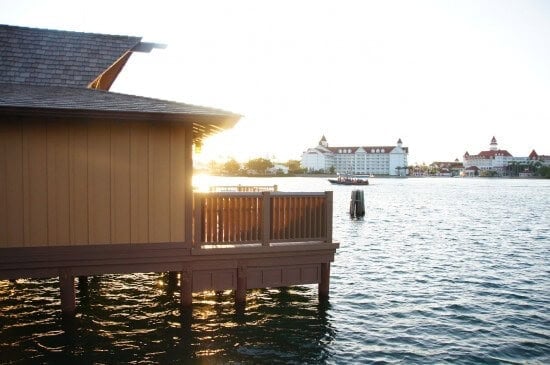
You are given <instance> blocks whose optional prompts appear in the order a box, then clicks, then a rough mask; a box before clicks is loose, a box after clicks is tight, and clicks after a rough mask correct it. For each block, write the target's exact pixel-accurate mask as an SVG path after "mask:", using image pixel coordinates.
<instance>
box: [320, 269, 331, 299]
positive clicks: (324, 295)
mask: <svg viewBox="0 0 550 365" xmlns="http://www.w3.org/2000/svg"><path fill="white" fill-rule="evenodd" d="M329 286H330V262H323V263H322V264H321V281H320V282H319V298H320V299H328V293H329Z"/></svg>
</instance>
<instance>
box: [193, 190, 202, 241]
mask: <svg viewBox="0 0 550 365" xmlns="http://www.w3.org/2000/svg"><path fill="white" fill-rule="evenodd" d="M193 198H194V200H195V219H194V222H193V223H194V228H195V229H194V235H193V247H197V246H200V244H201V238H202V209H203V195H202V194H199V193H195V194H193Z"/></svg>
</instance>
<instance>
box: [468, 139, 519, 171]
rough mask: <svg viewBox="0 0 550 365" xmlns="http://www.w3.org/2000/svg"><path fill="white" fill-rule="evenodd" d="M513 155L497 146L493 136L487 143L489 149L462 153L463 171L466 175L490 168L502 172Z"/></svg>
mask: <svg viewBox="0 0 550 365" xmlns="http://www.w3.org/2000/svg"><path fill="white" fill-rule="evenodd" d="M513 159H514V156H512V154H511V153H510V152H508V151H506V150H501V149H499V148H498V143H497V140H496V138H495V137H494V136H493V138H492V139H491V143H490V144H489V150H487V151H481V152H480V153H478V154H477V155H470V154H469V153H468V152H467V151H466V153H465V154H464V160H463V161H464V171H465V173H466V174H467V175H472V174H475V172H476V171H479V170H492V171H497V172H500V173H502V172H504V171H505V170H506V167H507V166H508V163H509V162H511V161H512V160H513Z"/></svg>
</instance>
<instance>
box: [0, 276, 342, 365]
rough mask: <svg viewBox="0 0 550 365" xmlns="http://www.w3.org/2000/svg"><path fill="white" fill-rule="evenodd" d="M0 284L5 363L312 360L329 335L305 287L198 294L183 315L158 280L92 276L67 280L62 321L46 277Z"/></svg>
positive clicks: (166, 282) (171, 287)
mask: <svg viewBox="0 0 550 365" xmlns="http://www.w3.org/2000/svg"><path fill="white" fill-rule="evenodd" d="M159 279H160V280H161V281H162V282H163V285H161V286H160V287H159V286H158V285H157V282H158V280H159ZM1 284H2V285H0V295H1V299H0V308H2V311H1V312H0V329H1V331H0V353H2V361H8V362H10V361H21V360H22V359H27V360H28V361H30V362H55V363H58V362H59V363H76V362H79V361H85V362H138V361H139V362H155V363H159V362H160V363H167V362H168V363H170V362H182V361H184V362H185V361H198V362H203V361H207V362H211V361H215V362H217V361H221V362H226V361H237V362H239V361H243V362H255V363H257V362H262V361H267V360H268V359H269V362H270V363H277V362H280V363H303V362H315V363H319V362H324V361H325V360H326V359H328V358H329V351H328V348H327V346H328V344H330V343H331V342H332V340H333V339H334V337H335V331H334V329H333V328H332V325H331V323H330V314H329V312H330V305H328V304H327V303H326V302H319V301H318V300H317V298H316V295H317V290H316V288H315V287H293V288H282V289H264V290H254V291H248V294H247V303H246V307H238V306H235V304H234V303H235V297H234V293H233V292H232V291H225V292H219V293H216V292H205V293H199V294H195V295H194V304H193V308H192V309H190V310H188V309H182V308H180V306H179V288H178V286H177V283H175V282H174V281H173V278H172V279H171V278H170V276H168V275H164V274H156V273H150V274H133V275H103V276H95V277H89V278H87V280H83V279H82V280H80V281H78V282H77V315H76V317H75V318H73V319H66V318H63V317H62V315H61V314H60V311H59V293H58V291H59V289H58V284H57V281H56V280H55V279H52V280H28V281H25V282H24V283H22V282H18V283H10V282H2V283H1ZM262 359H263V360H262Z"/></svg>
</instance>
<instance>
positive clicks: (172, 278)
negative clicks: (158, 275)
mask: <svg viewBox="0 0 550 365" xmlns="http://www.w3.org/2000/svg"><path fill="white" fill-rule="evenodd" d="M177 282H178V273H177V272H176V271H170V272H168V287H169V288H175V287H176V284H177Z"/></svg>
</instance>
